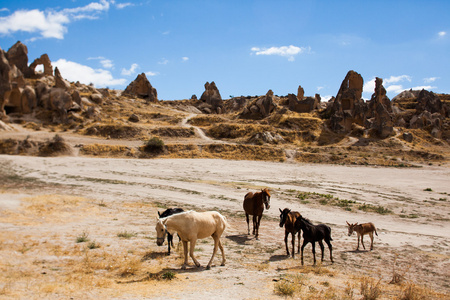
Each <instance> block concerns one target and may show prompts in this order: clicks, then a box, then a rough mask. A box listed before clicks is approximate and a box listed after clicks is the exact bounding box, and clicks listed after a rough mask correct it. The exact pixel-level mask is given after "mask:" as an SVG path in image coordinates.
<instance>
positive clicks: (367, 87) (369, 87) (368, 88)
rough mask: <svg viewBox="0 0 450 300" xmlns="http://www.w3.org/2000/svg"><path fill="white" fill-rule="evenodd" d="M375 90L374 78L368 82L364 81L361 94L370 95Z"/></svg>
mask: <svg viewBox="0 0 450 300" xmlns="http://www.w3.org/2000/svg"><path fill="white" fill-rule="evenodd" d="M374 90H375V77H374V78H372V79H371V80H369V81H366V83H364V86H363V93H370V94H372V93H373V92H374Z"/></svg>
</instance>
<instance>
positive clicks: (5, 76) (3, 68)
mask: <svg viewBox="0 0 450 300" xmlns="http://www.w3.org/2000/svg"><path fill="white" fill-rule="evenodd" d="M10 70H11V67H10V66H9V62H8V60H7V59H6V55H5V52H4V51H3V50H2V49H1V48H0V120H5V118H6V112H5V103H6V101H7V99H9V95H10V93H11V89H12V86H11V75H10Z"/></svg>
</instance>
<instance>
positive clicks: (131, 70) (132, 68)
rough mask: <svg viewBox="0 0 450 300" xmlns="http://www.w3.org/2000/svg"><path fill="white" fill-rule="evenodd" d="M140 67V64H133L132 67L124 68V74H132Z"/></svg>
mask: <svg viewBox="0 0 450 300" xmlns="http://www.w3.org/2000/svg"><path fill="white" fill-rule="evenodd" d="M138 68H139V65H138V64H132V65H131V67H130V68H129V69H128V70H127V69H125V68H123V69H122V75H125V76H130V75H133V74H134V73H136V70H137V69H138Z"/></svg>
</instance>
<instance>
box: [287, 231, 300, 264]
mask: <svg viewBox="0 0 450 300" xmlns="http://www.w3.org/2000/svg"><path fill="white" fill-rule="evenodd" d="M291 235H292V258H294V257H295V232H291ZM298 243H300V241H298ZM288 255H289V254H288Z"/></svg>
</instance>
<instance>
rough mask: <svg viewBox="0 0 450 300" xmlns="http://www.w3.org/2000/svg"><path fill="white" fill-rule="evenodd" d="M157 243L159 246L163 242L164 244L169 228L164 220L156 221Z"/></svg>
mask: <svg viewBox="0 0 450 300" xmlns="http://www.w3.org/2000/svg"><path fill="white" fill-rule="evenodd" d="M155 230H156V244H157V245H158V246H162V244H164V240H165V239H166V233H167V229H166V225H164V223H163V221H162V220H158V221H157V222H156V227H155Z"/></svg>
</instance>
